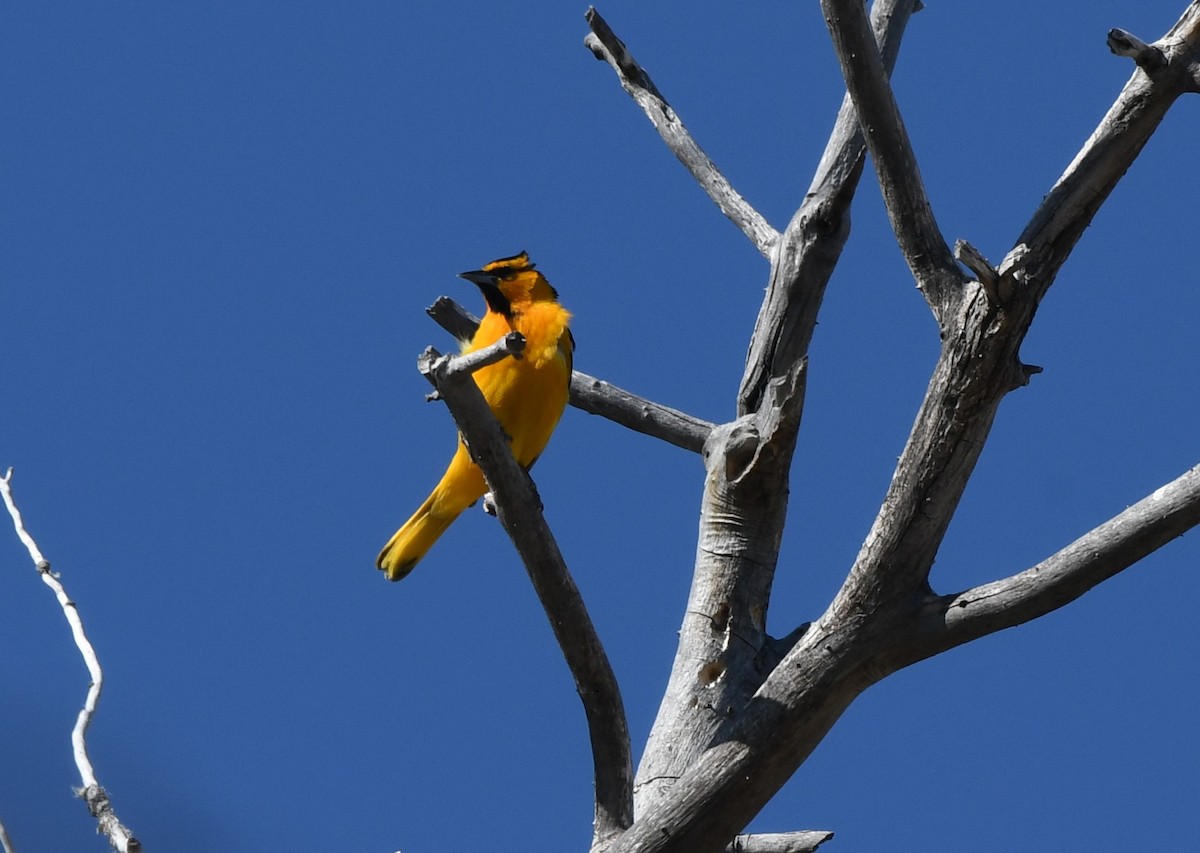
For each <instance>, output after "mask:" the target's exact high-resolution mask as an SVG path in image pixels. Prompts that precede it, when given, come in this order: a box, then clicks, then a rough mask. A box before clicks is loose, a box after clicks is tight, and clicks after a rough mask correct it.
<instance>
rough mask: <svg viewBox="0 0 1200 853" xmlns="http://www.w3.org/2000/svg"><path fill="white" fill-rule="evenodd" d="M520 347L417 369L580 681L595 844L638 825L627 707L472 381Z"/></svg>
mask: <svg viewBox="0 0 1200 853" xmlns="http://www.w3.org/2000/svg"><path fill="white" fill-rule="evenodd" d="M523 348H524V339H523V338H522V337H521V335H520V334H519V333H516V332H513V333H510V334H509V335H508V336H507V337H505V338H502V339H501V340H500V341H497V342H496V343H495V344H493V345H492V346H489V347H484V348H482V349H480V350H476V351H475V352H474V353H471V354H470V355H469V356H458V357H451V356H441V355H439V354H438V353H437V352H436V351H434V350H433V349H432V348H431V349H427V350H426V351H425V352H424V353H423V354H422V356H421V358H420V359H419V361H418V367H419V368H420V370H421V372H422V373H424V374H426V375H428V376H430V377H431V378H432V380H433V383H434V386H435V387H436V388H437V390H438V393H439V394H440V396H441V398H442V399H443V400H445V402H446V406H447V407H448V408H449V409H450V413H451V415H453V417H454V420H455V422H456V423H457V424H458V428H459V431H460V432H461V434H462V437H463V441H464V442H466V444H467V447H468V448H469V449H470V451H471V457H472V458H473V459H474V460H475V462H476V464H478V465H479V467H480V468H481V469H482V470H483V473H484V477H485V478H486V479H487V483H488V487H489V488H490V489H491V491H492V495H493V498H494V500H495V503H496V508H497V515H498V517H499V519H500V523H501V524H503V525H504V529H505V531H506V532H507V533H508V535H509V537H510V538H511V539H512V541H513V545H514V546H516V549H517V553H518V554H520V556H521V560H522V562H523V563H524V564H525V568H526V570H527V571H528V573H529V578H530V580H531V581H532V582H533V587H534V589H535V590H536V592H537V595H538V599H539V600H540V601H541V603H542V607H543V608H544V609H545V611H546V616H547V618H548V619H549V621H550V627H551V629H552V630H553V631H554V636H555V639H557V640H558V644H559V647H560V648H561V649H562V653H563V657H564V658H565V659H566V661H567V665H568V666H569V667H570V669H571V675H572V676H573V677H574V679H575V688H576V690H577V691H578V693H579V698H580V700H581V701H582V702H583V708H584V713H585V714H586V716H587V722H588V731H589V735H590V738H591V745H592V757H593V761H594V765H595V788H596V790H595V796H596V811H595V822H594V842H593V843H594V844H599V843H602V842H604V841H605V840H607V839H609V838H611V837H613V836H614V835H616V834H618V833H620V832H621V831H622V830H624V829H625V828H626V827H627V826H629V824H630V823H631V822H632V820H633V765H632V758H631V755H630V747H629V728H628V724H627V723H626V719H625V707H624V704H623V703H622V701H621V693H620V690H619V688H618V686H617V679H616V676H615V675H614V674H613V671H612V666H611V665H610V664H609V662H608V656H607V655H606V654H605V652H604V647H603V645H602V644H601V643H600V638H599V636H598V635H597V634H596V629H595V626H594V625H593V624H592V620H591V617H590V616H589V615H588V612H587V608H586V607H585V606H584V603H583V598H582V596H580V594H579V589H578V588H577V587H576V586H575V582H574V580H572V578H571V575H570V572H569V571H568V570H567V566H566V561H565V560H563V556H562V553H561V552H560V551H559V549H558V543H557V542H556V541H555V539H554V534H553V533H552V532H551V531H550V527H549V525H547V524H546V520H545V517H544V516H543V514H542V505H541V500H540V499H539V498H538V495H537V491H536V489H535V488H534V487H533V482H532V481H531V480H530V479H529V475H528V474H527V473H526V472H525V470H524V469H523V468H521V466H520V465H518V464H517V461H516V459H514V458H513V455H512V451H511V449H510V448H509V444H508V440H507V439H506V438H505V436H504V433H503V431H502V430H501V429H500V425H499V424H498V423H497V422H496V419H495V417H494V416H493V415H492V413H491V410H489V409H488V406H487V402H486V401H485V400H484V398H483V394H482V393H481V392H480V390H479V386H477V385H476V384H475V382H474V380H473V378H472V376H471V372H472V371H473V370H476V369H478V368H479V367H481V366H483V364H485V363H490V362H491V361H496V360H499V359H502V358H506V357H510V356H512V355H515V354H519V352H520V351H521V350H522V349H523Z"/></svg>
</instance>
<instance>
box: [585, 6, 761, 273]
mask: <svg viewBox="0 0 1200 853" xmlns="http://www.w3.org/2000/svg"><path fill="white" fill-rule="evenodd" d="M585 17H586V18H587V22H588V27H589V28H591V33H590V34H589V35H588V36H587V37H586V38H585V39H584V41H583V43H584V44H585V45H586V46H587V48H588V49H589V50H590V51H591V52H592V53H593V54H595V56H596V58H597V59H600V60H603V61H605V62H607V63H608V64H609V65H610V66H612V69H613V71H615V72H616V73H617V78H618V79H619V80H620V81H621V88H622V89H624V90H625V91H626V92H628V93H629V96H630V97H631V98H633V99H634V101H636V102H637V104H638V106H640V107H641V108H642V111H643V112H644V113H645V114H646V117H647V118H649V119H650V122H651V124H653V125H654V127H655V129H656V130H657V131H658V133H659V136H661V137H662V139H663V142H665V143H666V144H667V147H668V148H670V149H671V153H673V154H674V155H675V156H676V157H678V158H679V162H680V163H682V164H683V165H684V166H685V167H686V168H687V170H688V171H689V172H691V173H692V177H694V178H695V179H696V182H697V183H699V184H700V187H701V188H702V189H703V190H704V191H705V192H706V193H708V196H709V198H711V199H712V200H713V201H714V202H715V203H716V205H717V207H719V208H720V209H721V212H722V213H724V214H725V215H726V216H727V217H729V219H730V220H732V222H733V224H734V225H736V226H737V227H738V228H740V229H742V233H744V234H745V235H746V236H747V237H749V238H750V242H752V243H753V244H754V246H755V248H757V249H758V251H760V252H761V253H762V254H763V255H764V256H765V257H767V258H770V257H771V249H772V248H773V247H774V245H775V241H776V240H778V239H779V232H778V231H776V230H775V229H774V228H773V227H772V226H771V224H770V223H769V222H767V220H766V219H765V218H763V216H762V214H760V213H759V212H758V211H757V210H755V209H754V207H753V206H752V205H751V204H750V203H749V202H748V201H746V199H744V198H743V197H742V196H741V194H739V193H738V191H737V190H735V189H734V188H733V185H732V184H731V183H729V180H728V179H727V178H726V177H725V176H724V175H723V174H721V171H720V170H719V169H718V168H717V167H716V165H715V164H714V163H713V161H712V160H711V159H709V157H708V155H707V154H705V153H704V150H703V149H702V148H701V147H700V146H699V145H698V144H697V143H696V140H695V139H693V138H692V135H691V134H690V133H688V129H687V128H686V127H684V125H683V122H682V121H680V119H679V116H678V115H677V114H676V112H675V110H674V109H672V108H671V105H670V104H668V103H667V99H666V98H664V97H663V94H662V92H660V91H659V90H658V87H657V86H655V85H654V81H653V80H651V79H650V75H649V74H647V73H646V70H645V69H644V68H642V67H641V66H640V65H638V64H637V61H636V60H634V58H633V56H632V55H630V53H629V50H628V49H627V48H626V47H625V43H624V42H623V41H621V40H620V39H619V38H617V36H616V34H614V33H613V31H612V29H611V28H610V27H609V26H608V22H607V21H605V20H604V18H602V17H600V13H599V12H597V11H596V9H595V8H594V7H588V10H587V14H586V16H585Z"/></svg>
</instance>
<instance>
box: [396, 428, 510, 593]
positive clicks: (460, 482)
mask: <svg viewBox="0 0 1200 853" xmlns="http://www.w3.org/2000/svg"><path fill="white" fill-rule="evenodd" d="M485 491H487V486H486V485H485V483H484V480H483V472H481V471H480V470H479V468H478V467H476V465H475V463H474V462H472V461H471V457H470V455H469V454H468V453H467V449H466V448H465V447H463V445H462V443H461V442H459V445H458V451H457V452H456V453H455V454H454V458H453V459H452V460H450V467H449V468H447V469H446V473H445V475H444V476H443V477H442V481H441V482H440V483H438V484H437V487H436V488H434V490H433V494H431V495H430V496H429V497H427V498H426V499H425V503H423V504H421V507H420V509H418V510H417V511H416V512H414V513H413V515H412V518H410V519H409V520H408V521H406V522H404V526H403V527H401V528H400V529H399V530H397V531H396V533H395V535H393V536H392V538H391V539H389V540H388V543H387V544H386V545H384V546H383V550H382V551H380V552H379V556H378V557H377V558H376V559H375V565H376V566H378V567H379V568H381V569H383V570H384V571H385V572H387V579H388V580H390V581H398V580H400V579H401V578H402V577H404V576H405V575H407V574H408V573H409V572H411V571H412V570H413V567H414V566H415V565H416V564H417V563H419V562H420V561H421V558H422V557H424V556H425V554H426V553H428V551H429V549H430V548H432V547H433V543H434V542H436V541H437V540H438V537H440V536H441V535H442V534H443V533H445V532H446V528H448V527H449V526H450V525H451V524H453V523H454V519H456V518H458V517H459V516H460V515H462V512H463V510H465V509H466V508H467V507H469V506H470V505H471V504H473V503H475V501H477V500H479V499H480V498H481V497H483V493H484V492H485Z"/></svg>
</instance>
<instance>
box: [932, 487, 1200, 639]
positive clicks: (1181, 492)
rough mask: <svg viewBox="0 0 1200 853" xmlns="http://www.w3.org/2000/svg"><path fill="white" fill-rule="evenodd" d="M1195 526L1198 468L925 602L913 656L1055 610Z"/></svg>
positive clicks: (1198, 520) (1199, 518) (1199, 509)
mask: <svg viewBox="0 0 1200 853" xmlns="http://www.w3.org/2000/svg"><path fill="white" fill-rule="evenodd" d="M1197 524H1200V466H1196V467H1194V468H1192V469H1191V470H1189V471H1187V472H1186V473H1185V474H1183V475H1182V476H1180V477H1178V478H1176V479H1175V480H1172V481H1171V482H1170V483H1167V484H1166V485H1165V486H1163V487H1162V488H1160V489H1157V490H1156V491H1154V492H1153V493H1152V494H1150V495H1147V496H1146V497H1145V498H1143V499H1142V500H1140V501H1138V502H1137V503H1135V504H1134V505H1133V506H1131V507H1129V508H1128V509H1126V510H1125V511H1124V512H1121V513H1119V514H1118V515H1116V516H1114V517H1113V518H1111V519H1109V520H1108V521H1106V522H1104V523H1103V524H1101V525H1100V526H1099V527H1096V528H1095V529H1093V530H1091V531H1089V532H1088V533H1085V534H1084V535H1083V536H1081V537H1079V538H1078V539H1076V540H1075V541H1074V542H1072V543H1071V544H1070V545H1068V546H1067V547H1065V548H1063V549H1062V550H1061V551H1059V552H1058V553H1056V554H1053V555H1052V556H1050V557H1047V558H1046V559H1045V560H1043V561H1042V562H1040V563H1038V564H1037V565H1036V566H1033V567H1031V568H1029V569H1026V570H1025V571H1023V572H1020V573H1019V574H1015V575H1013V576H1011V577H1008V578H1004V579H1003V580H998V581H995V582H993V583H988V584H983V585H982V586H977V587H974V588H972V589H968V590H966V591H965V592H960V593H957V594H955V595H945V596H939V597H938V598H936V599H933V600H931V601H930V602H929V603H928V604H927V605H926V607H925V608H924V613H923V616H922V618H921V621H920V622H919V623H918V626H917V634H916V638H915V640H916V641H915V645H913V646H912V649H911V650H912V652H914V653H915V654H917V655H919V656H918V657H914V658H913V660H920V659H921V658H925V657H929V656H930V655H934V654H937V653H939V652H942V651H945V650H946V649H950V648H953V647H954V646H959V645H962V644H963V643H967V642H970V641H971V640H975V639H978V638H979V637H982V636H985V635H987V634H991V633H993V632H995V631H999V630H1002V629H1004V628H1011V627H1013V626H1015V625H1020V624H1021V623H1023V622H1028V621H1030V620H1031V619H1036V618H1037V617H1039V616H1044V615H1045V614H1047V613H1049V612H1051V611H1053V610H1057V609H1058V608H1059V607H1062V606H1063V605H1066V604H1069V603H1070V602H1072V601H1074V600H1075V599H1076V598H1079V597H1080V596H1081V595H1083V594H1084V593H1085V592H1087V591H1088V590H1090V589H1092V588H1093V587H1095V586H1098V585H1099V584H1100V583H1102V582H1103V581H1106V580H1108V579H1109V578H1111V577H1112V576H1114V575H1116V574H1117V573H1119V572H1121V571H1123V570H1124V569H1127V568H1129V567H1130V566H1132V565H1133V564H1134V563H1136V562H1138V561H1139V560H1141V559H1142V558H1144V557H1145V556H1147V555H1148V554H1150V553H1152V552H1154V551H1156V550H1157V549H1158V548H1161V547H1162V546H1163V545H1165V544H1167V543H1168V542H1170V541H1171V540H1172V539H1174V538H1176V537H1178V536H1182V535H1183V534H1184V533H1186V532H1187V531H1189V530H1191V529H1192V528H1193V527H1195V526H1196V525H1197Z"/></svg>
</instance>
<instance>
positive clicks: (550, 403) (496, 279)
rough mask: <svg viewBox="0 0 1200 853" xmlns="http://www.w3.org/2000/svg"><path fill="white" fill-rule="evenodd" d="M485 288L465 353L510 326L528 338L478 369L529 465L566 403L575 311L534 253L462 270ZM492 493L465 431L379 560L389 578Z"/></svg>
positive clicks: (478, 379)
mask: <svg viewBox="0 0 1200 853" xmlns="http://www.w3.org/2000/svg"><path fill="white" fill-rule="evenodd" d="M459 277H460V278H464V279H466V280H467V281H469V282H471V283H473V284H475V285H476V286H477V287H478V288H479V290H480V291H481V292H482V293H483V298H484V301H485V302H486V303H487V312H486V313H485V314H484V315H483V319H482V320H480V322H479V327H478V329H477V330H476V331H475V334H474V336H473V337H472V338H471V340H469V341H464V342H463V345H462V353H463V354H464V355H465V354H466V353H469V352H474V351H475V350H478V349H481V348H483V347H486V346H489V345H490V344H493V343H495V342H496V341H498V340H500V339H501V338H503V337H504V336H505V335H507V334H508V333H509V332H512V331H517V332H520V333H521V334H522V335H524V337H525V350H524V352H523V353H522V355H521V357H520V358H505V359H502V360H501V361H498V362H496V363H494V364H490V365H488V366H486V367H483V368H480V369H479V370H477V371H476V372H475V373H474V374H473V375H474V378H475V384H476V385H478V386H479V390H480V391H481V392H483V398H484V400H486V401H487V404H488V407H489V408H490V409H491V410H492V414H494V415H495V416H496V420H497V421H499V423H500V426H501V428H502V429H503V430H504V432H505V434H506V435H507V436H508V438H509V442H510V446H511V448H512V453H513V456H514V457H515V458H516V460H517V462H518V463H520V464H521V465H522V466H523V467H524V468H526V469H528V468H529V467H530V466H532V465H533V463H534V462H535V461H537V458H538V456H540V455H541V453H542V451H543V450H544V449H545V448H546V444H547V442H549V440H550V435H551V433H553V432H554V428H555V427H556V426H558V422H559V419H560V418H561V417H562V413H563V410H564V409H565V408H566V405H567V398H568V396H569V389H570V384H571V368H572V363H573V360H574V353H575V340H574V338H573V337H572V335H571V330H570V329H569V328H568V323H569V321H570V319H571V314H570V312H568V311H567V310H566V309H565V308H563V307H562V306H561V305H560V304H559V302H558V291H556V290H555V289H554V288H553V287H552V286H551V285H550V282H548V281H547V280H546V277H545V276H544V275H542V273H541V272H539V271H538V270H537V269H535V268H534V264H533V262H531V261H530V260H529V253H528V252H524V251H522V252H520V253H519V254H516V255H513V256H512V257H508V258H500V259H498V260H495V261H492V262H491V263H488V264H485V265H484V266H483V267H481V268H480V269H477V270H471V271H469V272H464V273H459ZM486 492H487V484H486V482H485V481H484V477H483V472H482V471H480V470H479V466H478V465H476V464H475V462H474V461H473V460H472V459H471V454H470V453H469V452H468V450H467V448H466V445H465V444H463V440H462V436H461V435H460V436H459V437H458V443H457V449H456V450H455V452H454V456H453V458H452V459H451V460H450V465H449V467H447V468H446V473H445V474H444V475H443V476H442V479H441V481H440V482H439V483H438V484H437V485H436V486H435V487H434V489H433V492H432V493H430V495H429V497H428V498H426V499H425V502H424V503H423V504H421V506H420V507H419V508H418V509H417V511H416V512H415V513H413V515H412V517H411V518H409V519H408V521H406V522H404V525H403V526H402V527H401V528H400V529H399V530H397V531H396V533H395V534H394V535H393V536H392V538H391V539H390V540H388V543H387V544H386V545H384V546H383V550H382V551H380V552H379V556H378V558H376V560H375V565H376V566H377V567H378V568H379V569H381V570H382V571H384V572H385V573H386V576H387V579H388V580H391V581H398V580H400V579H401V578H403V577H405V576H406V575H408V573H409V572H411V571H412V570H413V567H414V566H416V564H417V563H418V562H420V560H421V558H422V557H424V556H425V554H426V553H428V551H429V549H430V548H431V547H432V546H433V544H434V542H436V541H437V540H438V538H439V537H440V536H441V535H442V534H443V533H444V532H445V531H446V529H447V528H448V527H449V526H450V525H451V524H452V523H453V522H454V520H455V519H456V518H458V516H459V515H460V514H461V513H462V512H463V511H464V510H465V509H467V508H468V507H470V506H471V505H472V504H474V503H475V502H476V501H478V500H479V499H480V498H481V497H483V495H484V493H486Z"/></svg>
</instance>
